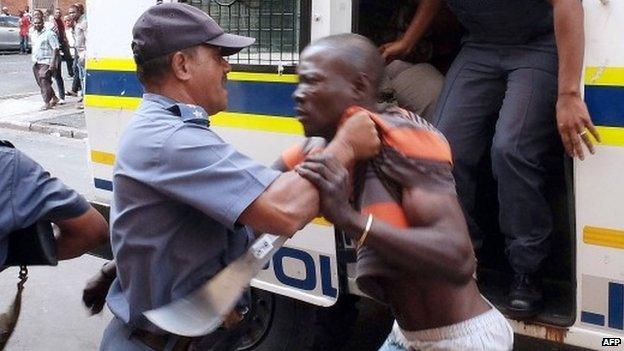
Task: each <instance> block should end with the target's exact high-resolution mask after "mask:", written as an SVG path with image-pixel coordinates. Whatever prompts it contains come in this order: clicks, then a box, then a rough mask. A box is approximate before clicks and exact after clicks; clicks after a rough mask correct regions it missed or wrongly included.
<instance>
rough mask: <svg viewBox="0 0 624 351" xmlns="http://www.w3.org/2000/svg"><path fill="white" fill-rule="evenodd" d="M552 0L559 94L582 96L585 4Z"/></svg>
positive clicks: (566, 0)
mask: <svg viewBox="0 0 624 351" xmlns="http://www.w3.org/2000/svg"><path fill="white" fill-rule="evenodd" d="M550 2H551V3H552V5H553V12H554V22H555V36H556V40H557V53H558V55H559V95H579V96H580V85H581V81H580V79H581V74H582V71H583V52H584V44H585V33H584V29H583V6H582V5H581V2H580V1H579V0H550Z"/></svg>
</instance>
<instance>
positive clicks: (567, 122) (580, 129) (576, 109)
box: [557, 94, 600, 160]
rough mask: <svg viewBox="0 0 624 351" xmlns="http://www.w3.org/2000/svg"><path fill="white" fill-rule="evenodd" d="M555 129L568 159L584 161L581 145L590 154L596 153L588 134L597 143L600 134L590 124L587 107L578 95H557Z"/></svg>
mask: <svg viewBox="0 0 624 351" xmlns="http://www.w3.org/2000/svg"><path fill="white" fill-rule="evenodd" d="M557 129H558V130H559V135H560V136H561V141H562V142H563V146H564V147H565V150H566V152H567V154H568V155H569V156H570V157H577V156H578V158H579V159H581V160H584V159H585V154H584V152H583V144H585V146H586V147H587V149H588V150H589V152H590V153H592V154H594V153H595V152H596V150H595V149H594V145H593V143H592V141H591V139H590V138H589V135H588V133H591V134H592V135H593V136H594V138H595V139H596V140H597V141H598V142H600V134H599V133H598V131H597V130H596V127H595V126H594V124H593V123H592V121H591V118H590V117H589V112H588V111H587V106H586V105H585V102H583V100H582V99H581V97H580V95H576V94H571V95H570V94H566V95H559V99H558V100H557Z"/></svg>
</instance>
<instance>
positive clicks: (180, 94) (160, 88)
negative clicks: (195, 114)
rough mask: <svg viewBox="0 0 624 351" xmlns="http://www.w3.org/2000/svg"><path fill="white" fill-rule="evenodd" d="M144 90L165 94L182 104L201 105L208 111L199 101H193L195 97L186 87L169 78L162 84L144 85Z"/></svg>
mask: <svg viewBox="0 0 624 351" xmlns="http://www.w3.org/2000/svg"><path fill="white" fill-rule="evenodd" d="M145 92H146V93H151V94H158V95H161V96H165V97H168V98H170V99H172V100H175V101H177V102H179V103H183V104H189V105H197V106H201V107H202V108H204V110H206V111H208V109H206V107H205V106H202V105H201V103H200V102H199V101H195V98H193V95H191V94H190V92H189V91H187V89H185V88H184V87H183V86H181V85H180V84H177V83H176V82H171V81H170V80H169V81H164V82H163V83H162V84H150V85H147V86H145Z"/></svg>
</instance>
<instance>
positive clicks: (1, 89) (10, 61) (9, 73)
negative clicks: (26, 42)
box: [0, 53, 39, 99]
mask: <svg viewBox="0 0 624 351" xmlns="http://www.w3.org/2000/svg"><path fill="white" fill-rule="evenodd" d="M0 77H2V84H0V99H2V97H6V96H14V95H21V94H29V93H30V94H36V93H38V92H39V87H38V86H37V83H35V78H34V77H33V73H32V61H31V60H30V55H17V54H15V53H4V54H2V55H0Z"/></svg>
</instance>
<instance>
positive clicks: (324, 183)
mask: <svg viewBox="0 0 624 351" xmlns="http://www.w3.org/2000/svg"><path fill="white" fill-rule="evenodd" d="M295 170H296V171H297V173H299V174H300V175H301V176H302V177H304V178H305V179H307V180H309V181H310V182H311V183H312V184H314V186H316V188H317V189H318V191H319V195H320V201H321V204H320V206H321V213H322V214H323V216H324V217H325V218H327V220H328V221H330V222H332V223H333V224H334V225H336V226H338V227H343V226H344V225H345V224H346V223H348V222H349V219H350V218H352V216H354V215H357V213H356V212H355V210H354V209H353V208H352V207H351V205H350V204H349V197H350V193H351V186H350V184H349V172H348V171H347V169H346V168H345V167H344V166H343V165H342V164H341V163H340V162H339V161H338V160H337V159H336V158H335V157H333V156H328V155H325V154H321V155H312V156H308V157H306V159H305V161H304V162H303V163H301V164H300V165H298V166H297V167H296V168H295Z"/></svg>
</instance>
